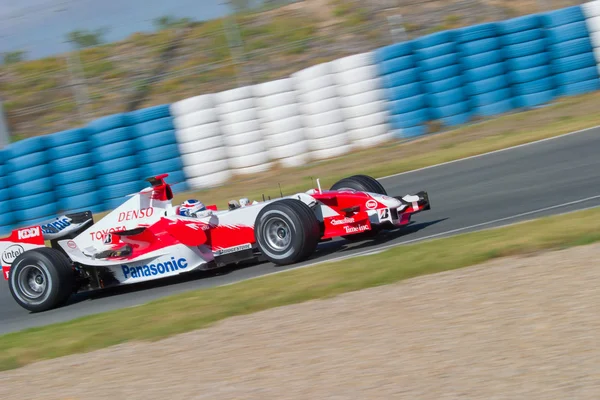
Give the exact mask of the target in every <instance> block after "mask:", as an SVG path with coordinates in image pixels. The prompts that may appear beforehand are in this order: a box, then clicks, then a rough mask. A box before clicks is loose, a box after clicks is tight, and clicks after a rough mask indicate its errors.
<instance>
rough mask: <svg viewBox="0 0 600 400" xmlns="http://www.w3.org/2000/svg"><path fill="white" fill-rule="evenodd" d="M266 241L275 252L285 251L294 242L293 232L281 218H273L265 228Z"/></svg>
mask: <svg viewBox="0 0 600 400" xmlns="http://www.w3.org/2000/svg"><path fill="white" fill-rule="evenodd" d="M264 232H265V233H266V234H265V240H266V241H267V244H268V245H269V247H271V248H272V249H274V250H278V251H281V250H285V249H287V248H288V246H289V245H290V243H291V241H292V235H291V232H292V230H291V229H290V226H289V225H288V223H287V222H286V221H284V220H283V219H281V218H272V219H270V220H269V221H268V222H267V223H266V224H265V228H264Z"/></svg>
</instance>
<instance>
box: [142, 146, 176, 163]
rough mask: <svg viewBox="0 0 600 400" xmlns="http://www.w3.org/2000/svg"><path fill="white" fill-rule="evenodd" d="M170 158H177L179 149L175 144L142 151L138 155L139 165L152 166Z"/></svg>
mask: <svg viewBox="0 0 600 400" xmlns="http://www.w3.org/2000/svg"><path fill="white" fill-rule="evenodd" d="M171 158H179V147H178V145H177V144H169V145H166V146H162V147H160V148H155V149H148V150H143V151H140V152H139V153H138V159H139V161H140V165H145V164H152V163H155V162H158V161H163V160H168V159H171Z"/></svg>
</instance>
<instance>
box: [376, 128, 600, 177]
mask: <svg viewBox="0 0 600 400" xmlns="http://www.w3.org/2000/svg"><path fill="white" fill-rule="evenodd" d="M598 128H600V125H596V126H592V127H590V128H585V129H580V130H578V131H574V132H567V133H563V134H561V135H558V136H552V137H549V138H545V139H540V140H536V141H533V142H528V143H522V144H518V145H516V146H511V147H505V148H503V149H498V150H493V151H488V152H487V153H481V154H475V155H473V156H468V157H464V158H458V159H456V160H451V161H446V162H443V163H440V164H434V165H429V166H427V167H422V168H417V169H413V170H410V171H404V172H398V173H397V174H392V175H387V176H382V177H380V178H377V180H383V179H389V178H394V177H396V176H400V175H406V174H411V173H413V172H419V171H423V170H427V169H431V168H436V167H441V166H444V165H448V164H454V163H457V162H461V161H466V160H471V159H473V158H479V157H485V156H489V155H492V154H496V153H502V152H504V151H509V150H515V149H518V148H521V147H525V146H531V145H534V144H539V143H543V142H549V141H551V140H557V139H562V138H565V137H568V136H572V135H577V134H580V133H585V132H588V131H591V130H594V129H598Z"/></svg>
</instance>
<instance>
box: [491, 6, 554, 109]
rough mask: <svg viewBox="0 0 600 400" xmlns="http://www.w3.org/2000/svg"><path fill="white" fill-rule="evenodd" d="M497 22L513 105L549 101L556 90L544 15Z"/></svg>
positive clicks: (537, 103) (535, 105) (531, 104)
mask: <svg viewBox="0 0 600 400" xmlns="http://www.w3.org/2000/svg"><path fill="white" fill-rule="evenodd" d="M497 26H498V33H499V35H500V42H501V43H502V51H503V55H504V58H505V60H506V63H505V65H506V69H507V78H508V79H507V80H508V82H509V83H510V86H511V87H510V89H511V94H512V96H513V97H514V106H515V107H517V108H532V107H537V106H540V105H542V104H546V103H548V102H550V101H551V100H552V99H554V97H556V91H555V90H554V88H555V86H554V84H553V80H552V69H551V65H550V59H551V58H550V57H551V56H550V54H549V52H548V49H549V46H548V41H549V40H548V38H547V37H546V34H545V32H544V30H543V20H542V16H541V15H528V16H524V17H519V18H514V19H510V20H507V21H503V22H499V23H498V24H497Z"/></svg>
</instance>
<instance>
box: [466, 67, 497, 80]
mask: <svg viewBox="0 0 600 400" xmlns="http://www.w3.org/2000/svg"><path fill="white" fill-rule="evenodd" d="M505 73H506V67H505V66H504V64H503V63H495V64H490V65H486V66H485V67H479V68H474V69H469V70H466V71H465V72H464V77H465V80H466V81H467V82H477V81H482V80H485V79H489V78H493V77H495V76H498V75H504V74H505Z"/></svg>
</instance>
